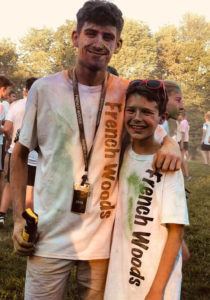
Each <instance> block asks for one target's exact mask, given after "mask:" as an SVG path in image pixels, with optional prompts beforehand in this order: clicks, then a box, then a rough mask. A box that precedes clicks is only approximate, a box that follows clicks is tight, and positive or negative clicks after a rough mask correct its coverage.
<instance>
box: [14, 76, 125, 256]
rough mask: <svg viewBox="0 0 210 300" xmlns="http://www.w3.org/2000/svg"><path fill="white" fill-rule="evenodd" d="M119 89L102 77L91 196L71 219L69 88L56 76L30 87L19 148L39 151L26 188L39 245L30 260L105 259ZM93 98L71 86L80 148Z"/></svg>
mask: <svg viewBox="0 0 210 300" xmlns="http://www.w3.org/2000/svg"><path fill="white" fill-rule="evenodd" d="M127 84H128V81H125V80H122V79H120V78H118V77H116V76H114V75H110V77H109V80H108V84H107V93H106V99H105V103H104V108H103V112H102V116H101V121H100V125H99V128H98V132H97V135H96V140H95V142H94V146H93V152H92V157H91V160H90V164H89V176H88V177H89V183H90V184H91V194H90V197H89V198H88V200H87V206H86V212H85V214H76V213H72V212H71V205H72V198H73V184H74V183H79V184H80V183H81V177H82V175H84V159H83V153H82V148H81V143H80V138H79V130H78V122H77V116H76V112H75V105H74V98H73V90H72V81H71V80H70V79H69V78H68V75H67V72H66V71H64V72H59V73H56V74H54V75H51V76H48V77H45V78H42V79H38V80H37V81H36V82H35V83H34V84H33V86H32V87H31V89H30V91H29V95H28V100H27V104H26V114H25V118H24V121H23V126H22V128H21V133H20V139H19V141H20V143H21V144H23V145H24V146H26V147H28V148H29V149H30V150H32V149H34V148H36V146H37V145H38V144H39V147H40V154H39V160H38V165H37V170H36V179H35V187H34V210H35V212H36V213H37V214H38V215H39V223H38V232H39V234H40V237H39V241H38V243H37V244H36V251H35V255H37V256H43V257H55V258H56V257H57V258H63V259H81V260H87V259H104V258H108V257H109V252H110V241H111V232H112V227H113V222H114V218H115V205H116V201H117V192H118V190H117V170H118V161H119V152H120V146H121V136H122V128H123V113H124V99H125V89H126V87H127ZM100 92H101V86H96V87H94V86H91V87H89V86H84V85H81V84H79V93H80V100H81V107H82V112H83V121H84V128H85V136H86V140H87V145H88V148H90V146H91V144H92V141H93V136H94V131H95V123H96V115H97V112H98V105H99V98H100Z"/></svg>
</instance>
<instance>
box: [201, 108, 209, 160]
mask: <svg viewBox="0 0 210 300" xmlns="http://www.w3.org/2000/svg"><path fill="white" fill-rule="evenodd" d="M204 119H205V123H204V124H203V135H202V139H201V154H202V156H203V160H204V164H205V165H210V111H208V112H207V113H206V114H205V115H204Z"/></svg>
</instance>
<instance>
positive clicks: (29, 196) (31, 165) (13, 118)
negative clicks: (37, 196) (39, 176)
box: [0, 77, 38, 227]
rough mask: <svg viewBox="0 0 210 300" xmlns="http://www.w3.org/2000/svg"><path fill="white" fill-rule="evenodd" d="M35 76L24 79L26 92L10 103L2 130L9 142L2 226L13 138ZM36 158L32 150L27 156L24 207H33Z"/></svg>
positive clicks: (8, 199) (0, 210) (8, 198)
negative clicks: (20, 97)
mask: <svg viewBox="0 0 210 300" xmlns="http://www.w3.org/2000/svg"><path fill="white" fill-rule="evenodd" d="M36 79H37V78H35V77H31V78H29V79H27V80H26V89H25V91H26V93H25V96H26V97H25V98H23V99H21V100H18V101H15V102H13V103H12V104H11V105H10V108H9V112H8V114H7V116H6V120H5V124H4V128H3V132H4V134H5V137H6V140H7V141H8V143H9V149H8V154H9V159H8V170H7V183H6V185H5V187H4V190H3V194H2V199H1V203H0V216H1V218H0V226H1V227H2V226H3V225H4V223H5V217H6V213H7V211H8V209H9V207H10V204H11V191H10V158H11V154H12V151H13V148H14V145H15V139H17V138H16V136H17V132H18V131H19V130H20V128H21V125H22V121H23V117H24V114H25V107H26V101H27V94H28V92H29V90H30V88H31V86H32V84H33V83H34V81H35V80H36ZM37 159H38V153H37V152H36V151H35V150H33V151H32V152H30V153H29V157H28V183H27V188H26V208H29V207H30V208H33V186H34V180H35V172H36V164H37Z"/></svg>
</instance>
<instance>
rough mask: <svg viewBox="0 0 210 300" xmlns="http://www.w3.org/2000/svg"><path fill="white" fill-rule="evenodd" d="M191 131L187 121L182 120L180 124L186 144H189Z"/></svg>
mask: <svg viewBox="0 0 210 300" xmlns="http://www.w3.org/2000/svg"><path fill="white" fill-rule="evenodd" d="M189 130H190V126H189V123H188V121H187V120H182V121H181V122H180V131H181V133H184V142H189Z"/></svg>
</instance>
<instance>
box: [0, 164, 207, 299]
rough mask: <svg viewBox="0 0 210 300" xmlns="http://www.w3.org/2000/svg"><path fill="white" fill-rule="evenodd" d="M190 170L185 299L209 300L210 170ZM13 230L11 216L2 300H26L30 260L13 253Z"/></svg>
mask: <svg viewBox="0 0 210 300" xmlns="http://www.w3.org/2000/svg"><path fill="white" fill-rule="evenodd" d="M188 167H189V170H190V175H191V176H192V178H191V180H189V181H188V182H187V183H186V187H187V189H189V190H190V191H191V194H190V196H189V199H188V208H189V216H190V226H189V227H187V228H186V230H185V240H186V242H187V244H188V246H189V249H190V253H191V258H190V261H189V262H188V264H187V265H186V266H185V268H184V270H183V284H182V298H181V299H182V300H209V299H210V282H209V278H210V255H209V253H208V250H209V248H208V246H209V244H210V243H209V237H210V229H209V223H210V222H209V208H210V166H204V165H202V164H201V162H189V163H188ZM12 229H13V225H12V213H11V212H10V213H9V215H8V218H7V221H6V225H5V227H4V228H3V229H0V300H2V299H6V300H15V299H17V300H22V299H23V293H24V280H25V267H26V259H25V258H21V257H19V256H16V255H14V253H13V245H12V240H11V235H12ZM70 281H71V282H70V284H69V286H70V285H71V286H73V288H69V291H68V300H77V299H78V297H77V296H75V295H76V294H77V293H76V284H75V281H74V274H73V276H72V278H71V279H70ZM58 300H60V299H58ZM110 300H112V299H110ZM128 300H129V299H128ZM172 300H173V299H172Z"/></svg>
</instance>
